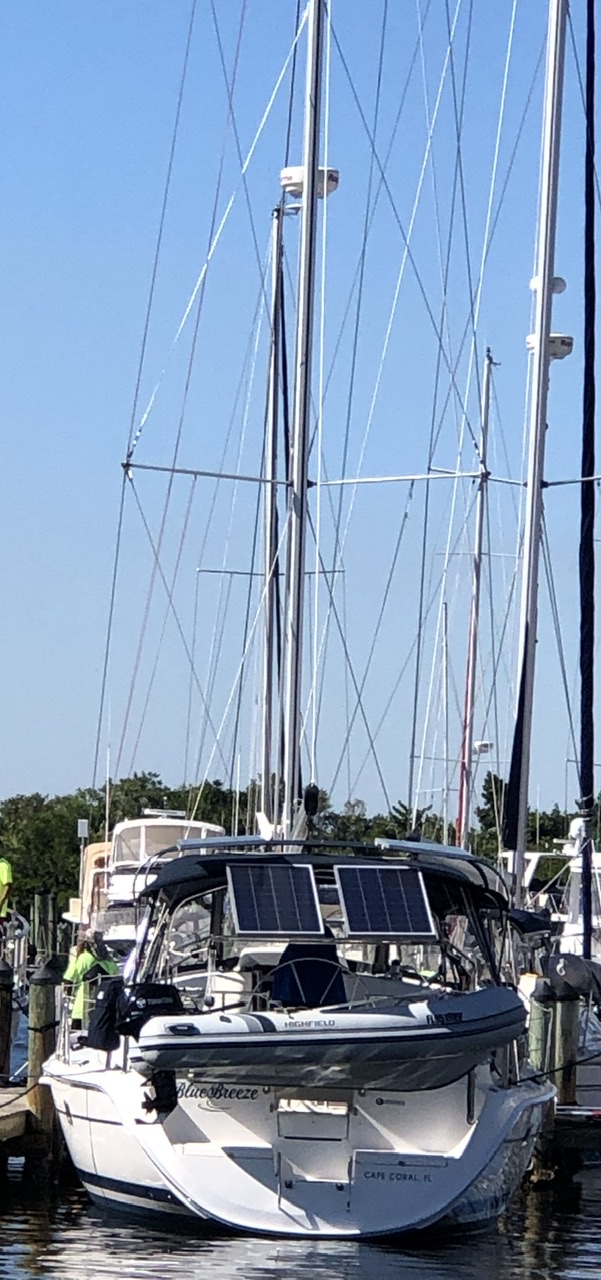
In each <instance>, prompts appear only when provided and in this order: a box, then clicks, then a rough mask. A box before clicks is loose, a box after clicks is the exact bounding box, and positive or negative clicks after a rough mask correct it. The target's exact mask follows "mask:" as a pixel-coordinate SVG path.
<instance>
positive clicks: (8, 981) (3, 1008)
mask: <svg viewBox="0 0 601 1280" xmlns="http://www.w3.org/2000/svg"><path fill="white" fill-rule="evenodd" d="M12 1025H13V971H12V969H11V967H10V965H9V964H8V963H7V961H6V960H0V1086H2V1085H7V1084H8V1082H9V1080H10V1055H11V1048H12Z"/></svg>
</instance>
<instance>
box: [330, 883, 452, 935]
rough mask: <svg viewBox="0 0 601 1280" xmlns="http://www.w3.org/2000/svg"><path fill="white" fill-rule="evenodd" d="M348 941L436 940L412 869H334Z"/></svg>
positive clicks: (425, 898) (420, 887)
mask: <svg viewBox="0 0 601 1280" xmlns="http://www.w3.org/2000/svg"><path fill="white" fill-rule="evenodd" d="M336 880H337V882H338V889H339V892H340V902H341V905H342V910H343V913H344V918H345V924H346V930H347V933H348V935H349V937H360V938H365V937H377V938H407V939H409V938H410V939H411V941H412V942H426V941H429V940H431V939H432V938H436V931H435V928H434V921H433V920H432V913H431V911H430V905H429V903H428V898H427V896H426V890H425V886H424V882H423V879H422V875H421V872H420V871H417V870H416V868H415V867H351V866H349V867H341V866H338V867H336Z"/></svg>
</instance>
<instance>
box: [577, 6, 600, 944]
mask: <svg viewBox="0 0 601 1280" xmlns="http://www.w3.org/2000/svg"><path fill="white" fill-rule="evenodd" d="M595 207H596V199H595V5H594V0H587V30H586V153H585V197H584V209H585V222H584V380H583V397H582V398H583V403H582V479H583V482H584V483H583V484H582V491H581V498H580V502H581V513H580V770H579V773H580V800H579V808H580V813H581V816H582V831H581V836H580V856H581V858H582V954H583V956H584V958H585V960H590V958H591V943H592V936H593V902H592V850H593V846H592V839H591V819H592V816H593V807H594V803H595V785H594V781H595V779H594V757H595V749H594V741H595V723H594V715H593V700H594V656H595V485H594V483H593V480H592V476H594V474H595V398H596V397H595V312H596V281H595Z"/></svg>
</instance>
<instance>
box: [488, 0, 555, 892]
mask: <svg viewBox="0 0 601 1280" xmlns="http://www.w3.org/2000/svg"><path fill="white" fill-rule="evenodd" d="M567 14H568V0H551V3H550V5H549V28H548V41H547V67H546V77H545V109H544V120H543V146H542V172H541V194H540V210H539V228H538V245H537V264H536V276H535V279H534V281H533V289H534V292H535V295H536V302H535V327H534V335H533V337H532V339H531V341H530V342H529V345H530V347H531V350H532V385H531V407H530V445H529V456H528V479H527V486H528V487H527V506H526V525H525V531H524V562H523V563H524V570H523V581H522V605H521V616H520V653H521V670H520V683H519V704H518V716H517V723H516V732H515V738H514V744H513V754H512V761H511V774H510V782H509V791H510V793H511V792H512V787H513V788H514V789H515V791H514V795H515V799H513V798H512V796H511V794H510V795H509V796H508V802H507V804H508V814H507V820H506V830H505V832H504V843H505V846H506V848H509V849H511V850H513V851H514V852H515V857H514V861H513V876H514V892H515V897H516V901H517V902H518V903H519V902H520V901H521V899H522V894H523V881H524V865H525V850H526V826H527V821H528V781H529V772H530V744H531V737H532V708H533V695H534V658H535V649H536V632H537V616H538V568H539V552H540V540H541V527H542V512H543V475H544V459H545V433H546V428H547V393H548V386H549V364H550V359H551V344H550V335H551V303H552V295H553V285H554V277H553V268H554V257H555V230H556V219H557V183H558V174H559V147H560V132H561V107H562V97H563V66H564V51H565V33H566V21H567ZM562 354H565V352H563V353H562ZM516 800H517V803H516ZM512 805H514V806H515V810H516V814H515V816H514V815H513V814H512V813H511V812H509V810H510V809H511V806H512Z"/></svg>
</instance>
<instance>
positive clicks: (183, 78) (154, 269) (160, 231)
mask: <svg viewBox="0 0 601 1280" xmlns="http://www.w3.org/2000/svg"><path fill="white" fill-rule="evenodd" d="M196 6H197V0H192V6H191V10H190V20H189V23H188V31H187V37H186V44H185V48H184V59H183V66H182V74H181V78H180V84H179V91H178V96H177V104H176V110H175V119H174V123H173V130H172V135H171V145H170V149H169V158H168V162H167V172H166V175H165V185H164V188H163V200H162V206H161V213H160V217H159V227H158V232H157V241H156V246H155V253H154V261H153V266H152V271H151V278H150V288H149V293H148V301H147V305H146V316H145V321H144V328H143V332H142V343H141V348H140V357H139V361H138V372H137V376H136V382H135V387H134V397H133V403H132V409H131V415H130V424H129V433H128V442H127V454H128V456H129V454H130V452H131V447H132V437H133V430H134V423H135V420H136V414H137V409H138V401H139V396H140V385H141V380H142V370H143V366H144V359H145V354H146V345H147V341H148V331H149V326H150V313H151V310H152V303H153V299H154V292H155V286H156V279H157V272H158V264H159V258H160V252H161V245H162V241H163V232H164V227H165V219H166V215H167V204H168V201H169V193H170V191H171V178H172V172H173V161H174V157H175V148H176V143H177V138H178V135H179V124H180V116H181V108H182V103H183V98H184V90H185V86H186V80H187V75H188V65H189V58H190V48H191V44H192V32H193V29H194V20H195V17H196ZM126 479H127V477H126V475H125V474H124V475H123V477H122V481H121V497H120V502H119V516H118V521H117V536H116V539H115V551H114V556H113V573H112V581H111V591H110V600H109V616H108V624H107V636H106V642H105V651H104V659H103V667H102V681H101V691H100V707H99V711H98V725H97V730H96V744H95V748H94V765H93V769H92V786H93V787H95V786H96V780H97V773H98V758H99V754H100V738H101V735H102V725H103V719H104V707H105V701H106V689H107V681H108V667H109V657H110V647H111V639H112V630H113V619H114V613H115V603H116V592H117V577H118V570H119V563H120V555H121V540H122V534H123V519H124V514H125V492H126Z"/></svg>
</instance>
